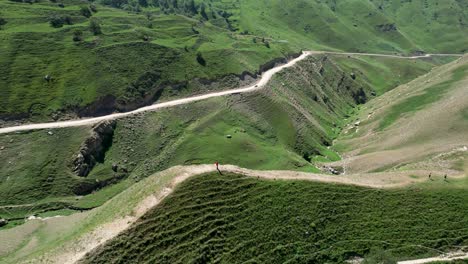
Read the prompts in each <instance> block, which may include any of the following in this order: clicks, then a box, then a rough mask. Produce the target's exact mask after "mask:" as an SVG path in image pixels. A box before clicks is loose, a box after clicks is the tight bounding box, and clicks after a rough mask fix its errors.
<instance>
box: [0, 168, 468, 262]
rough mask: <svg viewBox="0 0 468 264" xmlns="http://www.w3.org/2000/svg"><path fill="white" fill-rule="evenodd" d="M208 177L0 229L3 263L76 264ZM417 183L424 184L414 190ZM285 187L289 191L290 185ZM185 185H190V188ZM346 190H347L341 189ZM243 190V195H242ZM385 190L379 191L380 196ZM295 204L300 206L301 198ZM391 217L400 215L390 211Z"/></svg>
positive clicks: (143, 186) (371, 177)
mask: <svg viewBox="0 0 468 264" xmlns="http://www.w3.org/2000/svg"><path fill="white" fill-rule="evenodd" d="M221 169H222V171H223V172H224V173H231V172H232V173H235V175H240V174H245V175H249V176H250V177H251V179H253V180H254V181H258V179H259V177H261V178H267V179H269V180H270V181H271V182H274V183H276V182H277V180H280V179H283V180H289V185H290V184H292V185H295V184H296V183H298V184H302V183H304V182H303V181H307V180H312V181H324V182H335V183H346V184H351V186H350V187H348V188H350V189H354V188H357V189H356V190H358V189H359V188H362V187H352V186H353V185H358V186H365V187H366V188H369V187H373V188H390V190H393V191H397V193H398V192H401V191H403V192H405V189H400V190H398V189H394V188H395V187H396V186H397V185H395V182H400V185H398V186H399V187H404V186H407V185H410V186H412V187H411V188H410V189H408V190H407V191H411V192H414V191H413V189H414V188H416V189H417V190H420V191H421V190H425V191H424V192H426V191H428V192H430V190H431V189H432V188H437V189H440V190H446V191H448V190H452V188H454V187H456V189H459V190H464V189H466V178H461V179H459V180H453V181H452V186H449V187H447V185H446V183H445V182H444V181H443V180H442V179H440V180H439V179H438V180H436V181H432V182H429V184H426V183H427V180H426V175H425V174H420V175H419V176H418V177H419V178H415V177H414V176H411V175H408V174H407V173H375V174H366V175H346V176H343V177H330V176H327V175H323V174H311V173H298V172H288V171H253V170H247V169H242V168H239V167H236V166H230V165H223V166H221ZM206 173H208V174H209V175H214V174H213V173H215V168H214V166H213V165H197V166H185V167H181V166H176V167H173V168H171V169H169V170H166V171H163V172H160V173H157V174H155V175H152V176H151V177H148V178H145V179H143V180H142V181H140V182H138V183H136V184H134V185H133V186H131V187H130V188H128V189H127V190H125V191H124V192H123V193H121V194H119V195H117V196H116V197H114V198H112V199H111V200H110V201H109V202H107V203H105V204H104V205H103V206H101V207H98V208H95V209H93V210H91V211H86V212H82V213H77V214H73V215H70V216H63V217H58V218H57V217H55V218H54V217H52V218H43V219H34V220H30V221H28V222H27V223H26V224H25V225H24V226H18V227H15V228H12V229H7V230H3V231H1V230H0V234H1V236H0V245H2V247H0V248H1V249H2V250H3V251H2V253H1V256H2V260H3V262H6V263H10V262H11V263H18V262H19V263H23V262H24V261H33V262H34V263H36V262H38V263H73V262H74V261H76V260H78V259H79V258H81V257H82V256H84V254H85V253H86V252H89V251H90V250H92V249H93V248H95V247H96V246H99V245H101V244H102V243H104V242H105V241H107V240H108V239H111V238H112V237H114V236H116V235H117V234H118V233H119V232H121V231H122V230H124V229H126V228H127V227H128V226H129V225H130V224H132V223H134V222H135V221H136V220H137V219H138V218H139V217H140V216H142V215H143V214H145V213H146V212H147V211H148V210H150V209H151V208H152V207H153V206H156V205H157V204H159V203H160V202H161V201H162V199H164V198H165V197H167V196H168V195H169V194H170V193H172V191H173V190H174V189H175V188H176V186H178V184H179V183H183V182H185V181H186V180H188V179H189V178H190V177H192V176H197V175H200V174H206ZM411 173H412V174H413V175H416V174H417V172H411ZM230 175H231V174H230ZM214 177H215V178H216V177H218V176H214ZM197 178H199V177H197ZM209 180H212V177H211V176H209ZM224 180H228V181H230V180H229V177H228V178H226V177H225V178H224ZM291 180H298V181H297V182H296V183H295V181H291ZM405 182H406V183H405ZM417 182H420V183H422V184H418V185H414V184H415V183H417ZM424 182H425V183H424ZM284 183H285V185H286V186H288V181H285V182H284ZM187 184H189V185H190V183H187ZM411 184H413V185H411ZM185 186H187V185H185ZM320 186H321V185H320ZM329 186H331V187H332V189H333V188H335V186H342V185H329ZM192 187H193V186H192ZM317 187H319V186H317ZM343 187H345V186H344V185H343ZM421 188H422V189H421ZM447 188H448V189H447ZM319 189H321V188H319ZM326 190H329V189H326ZM374 190H375V189H374ZM239 191H240V192H242V191H241V190H238V192H239ZM335 191H336V190H335ZM369 191H370V190H369ZM383 191H384V190H382V191H378V192H377V195H379V194H378V193H381V192H383ZM393 191H390V192H393ZM374 193H375V191H374ZM289 194H290V193H289ZM339 194H340V192H338V193H336V192H335V197H339ZM337 195H338V196H337ZM399 195H401V194H399ZM301 197H302V196H301ZM324 197H329V194H324ZM348 198H349V197H348V196H346V197H345V199H348ZM434 198H435V197H434ZM299 200H300V199H299ZM295 201H296V202H297V199H296V200H295ZM348 202H349V200H348ZM307 203H309V204H310V200H307ZM403 205H404V204H403ZM398 206H401V203H398ZM389 212H396V211H394V210H393V211H392V210H389ZM5 246H6V247H5ZM378 252H379V251H377V253H378ZM435 253H437V252H435ZM371 257H372V256H371Z"/></svg>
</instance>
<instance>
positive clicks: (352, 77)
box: [350, 72, 356, 80]
mask: <svg viewBox="0 0 468 264" xmlns="http://www.w3.org/2000/svg"><path fill="white" fill-rule="evenodd" d="M350 76H351V79H353V80H356V74H355V73H354V72H352V73H351V74H350Z"/></svg>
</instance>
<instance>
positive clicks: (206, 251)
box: [81, 174, 468, 263]
mask: <svg viewBox="0 0 468 264" xmlns="http://www.w3.org/2000/svg"><path fill="white" fill-rule="evenodd" d="M415 190H417V191H415ZM465 192H466V190H465V189H450V190H449V189H446V188H437V189H425V188H416V189H412V188H410V189H394V190H375V189H367V188H360V187H353V186H342V185H333V184H321V183H313V182H303V181H281V180H278V181H273V180H269V181H267V180H258V179H255V178H249V177H242V176H238V175H233V174H226V175H223V176H220V175H218V174H209V175H204V176H200V177H196V178H192V179H189V180H188V181H186V182H184V183H182V184H181V185H180V186H179V187H178V188H177V189H176V191H175V192H174V193H172V194H171V195H170V196H169V197H168V198H167V199H165V200H164V201H163V202H162V203H161V204H160V205H158V206H157V207H155V208H154V209H152V210H151V211H149V212H148V213H147V214H145V215H144V216H143V217H142V218H141V219H140V220H139V221H138V222H137V223H136V224H134V225H133V226H132V227H131V228H129V229H128V230H127V231H126V232H124V233H122V234H120V235H119V236H117V237H116V238H115V239H113V240H111V241H110V242H109V243H106V244H105V245H104V246H101V247H99V248H98V249H97V250H95V251H94V252H92V253H91V254H88V255H87V257H86V258H85V259H83V260H82V261H81V263H124V262H127V261H130V260H131V261H136V262H138V263H154V262H157V263H187V262H192V263H244V262H255V263H311V262H314V263H344V262H345V261H346V260H349V259H352V258H355V257H366V258H369V261H371V258H372V257H377V256H378V257H381V258H385V259H386V261H389V262H388V263H394V262H393V261H395V260H397V259H411V258H416V257H419V256H428V255H435V254H439V252H440V250H443V251H447V250H450V249H452V248H454V247H455V246H456V247H459V246H466V245H467V243H468V240H467V237H466V225H467V223H468V218H467V214H466V212H468V207H467V206H468V203H467V200H466V199H467V196H466V195H465ZM376 201H378V203H376ZM371 263H373V262H371Z"/></svg>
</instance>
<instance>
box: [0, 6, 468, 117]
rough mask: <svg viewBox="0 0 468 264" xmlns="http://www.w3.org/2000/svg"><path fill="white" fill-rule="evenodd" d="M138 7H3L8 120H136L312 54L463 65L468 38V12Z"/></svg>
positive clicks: (0, 42) (3, 109)
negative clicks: (453, 59) (160, 103)
mask: <svg viewBox="0 0 468 264" xmlns="http://www.w3.org/2000/svg"><path fill="white" fill-rule="evenodd" d="M130 2H131V3H127V2H126V1H118V4H116V3H114V1H103V2H102V3H103V4H105V5H101V4H100V2H97V3H93V4H91V3H86V2H80V1H72V0H67V1H58V2H55V3H54V2H47V1H45V0H44V1H33V2H32V3H31V4H29V3H23V2H13V1H8V0H1V1H0V8H1V10H2V11H1V12H0V17H1V18H2V19H3V21H5V22H6V24H4V25H2V26H1V29H0V36H1V38H0V46H1V47H2V51H3V52H2V53H0V67H1V68H2V69H4V70H3V71H2V72H1V73H0V74H1V76H0V77H1V78H0V86H1V87H2V90H1V93H2V96H1V97H0V100H1V101H0V119H3V120H10V119H24V118H28V119H30V120H32V121H34V120H52V119H57V118H69V117H74V116H76V115H80V116H89V115H102V114H105V113H109V112H112V111H114V110H119V111H126V110H129V109H133V108H136V107H139V106H142V105H145V104H149V103H152V102H154V101H157V100H163V99H167V98H170V97H173V96H185V95H189V94H193V93H200V92H205V91H207V90H208V89H213V86H210V85H207V83H209V81H207V80H217V81H218V82H217V84H219V85H216V86H215V87H218V89H226V88H230V87H237V86H239V85H240V84H241V83H242V81H241V80H240V79H244V77H245V73H246V72H250V73H251V74H252V75H254V74H255V73H256V72H258V71H259V69H260V66H261V65H264V64H265V63H267V62H269V61H272V60H274V59H276V58H283V57H285V56H287V55H290V54H292V53H294V52H299V51H300V50H301V49H339V50H346V51H371V52H383V53H413V52H416V51H426V52H449V53H460V52H464V51H465V50H464V49H466V43H467V37H466V36H468V29H467V28H468V27H466V23H467V22H466V16H467V14H466V12H467V11H466V10H468V8H467V3H466V2H465V1H454V0H449V1H443V2H440V1H435V0H434V1H429V0H425V1H423V0H418V1H409V2H408V1H404V2H400V1H381V2H377V1H338V2H337V1H312V0H298V1H286V2H285V1H278V0H274V1H246V0H244V1H231V0H230V1H212V2H211V1H210V2H204V1H196V2H195V4H194V9H190V8H188V7H187V6H186V5H184V4H183V3H182V2H181V1H171V3H169V2H168V1H161V3H160V1H153V2H148V3H147V4H146V6H147V7H143V6H140V7H138V8H136V7H135V8H132V7H131V6H133V5H134V1H130ZM141 2H142V4H143V2H144V1H141ZM162 2H165V3H162ZM178 2H180V3H178ZM439 2H440V3H439ZM175 3H177V4H175ZM114 6H117V7H120V8H115V7H114ZM202 6H203V8H202ZM89 7H93V8H92V9H93V10H95V12H92V11H89V13H88V15H86V16H84V15H83V11H82V9H83V8H84V9H87V10H89ZM123 9H125V10H123ZM202 9H203V10H205V11H204V12H202ZM190 10H191V11H190ZM258 10H268V12H259V11H258ZM203 14H205V15H203ZM89 15H91V17H89V18H88V17H87V16H89ZM53 21H59V22H54V23H55V24H54V25H55V26H56V27H53V26H52V24H51V23H52V22H53ZM57 23H58V24H57ZM62 23H63V25H61V24H62ZM92 23H93V25H95V24H98V25H100V33H99V32H97V31H96V32H95V31H93V30H91V27H90V26H91V24H92ZM59 26H60V27H59ZM95 33H96V34H95ZM46 76H48V77H47V78H45V77H46ZM226 76H228V77H227V78H226ZM239 77H241V78H240V79H239ZM198 78H202V79H201V80H199V79H198Z"/></svg>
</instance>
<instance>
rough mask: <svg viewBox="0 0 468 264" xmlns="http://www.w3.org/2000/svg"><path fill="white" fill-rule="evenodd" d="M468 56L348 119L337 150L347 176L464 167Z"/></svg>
mask: <svg viewBox="0 0 468 264" xmlns="http://www.w3.org/2000/svg"><path fill="white" fill-rule="evenodd" d="M467 70H468V57H467V56H465V57H463V58H460V59H458V60H456V61H454V62H452V63H449V64H447V65H444V66H442V67H440V68H437V69H436V70H434V71H432V72H430V73H428V74H426V75H424V76H421V77H419V78H417V79H415V80H413V81H411V82H410V83H408V84H404V85H401V86H399V87H398V88H396V89H393V90H392V91H390V92H388V93H386V94H384V95H383V96H381V97H379V98H378V99H377V100H373V101H372V102H369V104H367V105H366V107H365V108H362V109H361V112H360V113H359V115H357V116H356V118H355V119H353V120H349V123H348V126H346V128H345V130H344V132H343V134H342V136H340V137H338V140H337V141H336V143H335V147H336V149H337V150H338V151H340V152H341V153H343V155H342V156H343V157H344V159H343V160H342V161H339V162H338V163H337V164H335V165H337V166H343V167H345V170H346V171H347V172H349V173H357V172H372V171H392V170H406V169H419V168H421V169H426V170H432V169H434V170H446V171H463V170H466V169H467V168H468V163H467V161H466V157H467V155H468V135H467V133H466V131H468V119H467V115H466V112H467V110H466V109H468V97H467V96H468V93H467V92H466V91H467V89H466V87H467V86H468V77H467V76H468V74H467Z"/></svg>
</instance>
